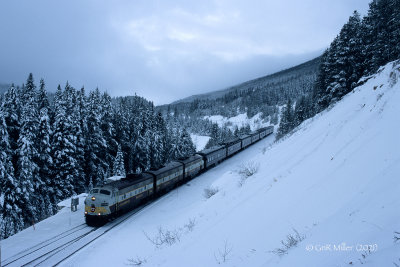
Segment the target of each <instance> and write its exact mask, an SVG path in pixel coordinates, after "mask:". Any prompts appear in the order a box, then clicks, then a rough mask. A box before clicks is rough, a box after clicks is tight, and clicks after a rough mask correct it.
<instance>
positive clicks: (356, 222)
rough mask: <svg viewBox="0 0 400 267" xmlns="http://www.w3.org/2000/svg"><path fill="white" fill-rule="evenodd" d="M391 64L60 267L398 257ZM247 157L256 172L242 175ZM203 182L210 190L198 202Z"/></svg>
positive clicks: (25, 243) (8, 248)
mask: <svg viewBox="0 0 400 267" xmlns="http://www.w3.org/2000/svg"><path fill="white" fill-rule="evenodd" d="M394 69H395V70H394ZM394 69H393V68H392V64H388V65H387V66H386V68H385V69H383V70H381V72H380V73H379V74H378V75H376V77H374V78H371V79H370V80H369V81H367V82H366V83H365V84H364V85H363V86H360V87H358V88H356V89H355V90H354V93H350V94H349V95H347V96H346V97H344V99H343V100H342V101H340V102H339V103H337V104H336V105H335V106H334V107H333V108H331V109H330V110H328V111H325V112H323V113H322V114H320V115H318V116H316V117H315V118H313V119H310V120H308V121H306V122H304V123H303V124H302V125H301V126H300V127H299V129H298V131H296V132H295V133H294V134H292V135H291V136H289V137H288V138H285V139H284V140H282V141H279V142H278V143H275V144H272V142H273V138H274V137H273V136H269V137H267V138H266V139H264V140H262V141H260V142H259V143H257V144H255V145H254V146H251V147H249V148H248V149H247V150H245V151H243V152H241V153H239V154H237V155H236V156H234V157H232V158H230V159H228V160H226V161H224V162H223V163H221V164H220V165H218V166H217V167H215V168H213V169H211V170H209V171H207V172H206V173H204V174H203V175H201V176H199V177H197V178H196V179H194V180H192V181H191V182H189V183H188V184H186V185H183V186H181V187H180V188H178V189H176V190H174V191H172V192H171V193H169V194H167V195H165V196H164V197H162V198H160V199H158V200H157V201H155V202H154V203H152V204H151V205H149V206H148V207H146V208H144V209H143V210H141V211H140V212H138V213H137V214H135V215H134V216H132V217H130V218H129V219H128V220H126V221H125V222H124V223H122V224H121V225H119V226H117V227H116V228H114V229H113V230H112V231H110V232H108V233H107V234H106V235H104V236H103V237H101V238H100V239H98V240H97V241H95V242H93V243H92V244H91V245H90V247H87V248H85V249H84V250H82V251H80V252H79V253H77V254H76V255H75V256H73V257H72V258H70V259H69V261H67V262H65V263H64V266H126V265H127V264H135V263H140V262H142V265H140V266H218V265H225V266H397V265H400V259H399V257H400V241H399V242H394V236H396V234H395V231H397V232H400V214H399V211H400V197H399V192H400V179H399V175H400V142H399V136H400V124H399V118H398V116H399V114H400V105H399V103H400V82H398V83H395V81H397V79H398V78H399V77H400V65H397V66H395V68H394ZM246 165H247V166H249V165H252V166H255V167H256V168H257V167H258V171H257V172H256V173H255V174H254V175H252V176H250V177H248V178H247V179H246V180H243V179H242V178H241V175H240V174H239V171H240V170H241V169H242V168H243V166H246ZM205 188H209V189H212V188H218V192H217V193H216V194H215V195H213V196H211V197H209V198H206V197H205V195H204V193H205V191H204V189H205ZM216 191H217V190H216ZM81 203H82V200H81ZM78 212H80V213H81V214H79V213H73V214H71V212H70V211H69V210H68V208H65V209H63V210H62V211H61V212H60V213H59V214H57V215H56V216H54V217H53V218H50V219H47V220H46V221H44V222H42V223H39V224H38V225H36V230H33V229H31V228H30V229H27V230H25V231H23V232H21V233H19V234H17V235H15V236H12V237H10V238H8V239H7V240H4V241H3V243H2V249H3V253H2V257H3V258H6V257H7V256H10V255H11V254H12V253H14V252H16V251H19V250H21V249H23V248H24V247H29V246H31V245H32V244H33V243H35V242H39V241H40V240H41V239H43V240H44V239H46V238H47V237H48V236H49V235H54V234H55V233H56V232H57V231H62V229H66V228H69V227H72V226H73V225H74V224H78V223H82V222H83V215H82V212H83V211H82V208H81V206H80V211H78ZM68 218H71V219H70V220H69V219H68ZM296 231H297V232H298V233H299V236H300V237H302V238H304V239H303V240H302V241H300V242H298V243H297V245H293V246H290V245H289V247H290V248H289V249H287V250H286V249H285V248H284V246H283V244H282V243H281V241H282V240H283V241H286V239H287V236H288V235H291V236H292V237H294V238H295V239H296V238H297V235H296ZM397 236H399V237H400V235H397ZM33 238H37V240H36V241H35V240H33ZM16 246H17V247H16ZM278 249H282V250H281V251H283V252H284V253H283V254H282V255H281V256H279V255H277V254H278Z"/></svg>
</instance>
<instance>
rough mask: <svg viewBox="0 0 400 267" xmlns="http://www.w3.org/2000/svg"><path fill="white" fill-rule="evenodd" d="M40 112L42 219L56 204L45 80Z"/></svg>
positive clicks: (39, 154)
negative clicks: (53, 201)
mask: <svg viewBox="0 0 400 267" xmlns="http://www.w3.org/2000/svg"><path fill="white" fill-rule="evenodd" d="M37 98H38V111H39V129H38V135H37V142H38V149H37V151H38V162H37V164H38V168H39V177H40V178H41V180H42V181H43V184H42V186H41V187H40V188H39V190H38V194H39V195H40V196H41V198H42V199H43V200H44V201H41V202H40V203H39V205H40V206H39V209H40V212H39V213H40V215H41V216H40V218H39V219H42V218H46V217H48V216H51V215H53V212H54V210H55V205H56V203H52V202H51V199H54V188H53V187H52V172H51V168H52V165H53V159H52V157H51V144H50V136H51V128H50V118H49V115H48V109H49V102H48V99H47V93H46V90H45V83H44V81H43V79H41V80H40V88H39V92H38V96H37Z"/></svg>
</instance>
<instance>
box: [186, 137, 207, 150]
mask: <svg viewBox="0 0 400 267" xmlns="http://www.w3.org/2000/svg"><path fill="white" fill-rule="evenodd" d="M190 137H191V138H192V141H193V144H194V145H195V147H196V151H201V150H203V149H204V148H205V146H206V145H207V142H208V140H210V137H209V136H204V135H195V134H190Z"/></svg>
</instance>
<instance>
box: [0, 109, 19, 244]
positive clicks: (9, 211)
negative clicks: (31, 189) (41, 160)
mask: <svg viewBox="0 0 400 267" xmlns="http://www.w3.org/2000/svg"><path fill="white" fill-rule="evenodd" d="M4 115H5V114H4V113H3V111H2V110H1V109H0V216H1V218H0V219H1V220H0V239H4V238H7V237H9V236H11V235H13V234H15V233H17V232H19V231H21V230H22V229H23V228H24V217H23V213H22V210H21V208H20V206H19V205H20V204H21V202H20V201H21V199H22V198H23V197H24V196H22V194H23V193H22V190H21V188H20V186H19V183H18V179H15V176H14V168H13V165H12V162H11V157H10V154H11V147H10V143H9V135H8V132H7V126H6V122H5V116H4Z"/></svg>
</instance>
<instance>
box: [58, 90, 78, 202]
mask: <svg viewBox="0 0 400 267" xmlns="http://www.w3.org/2000/svg"><path fill="white" fill-rule="evenodd" d="M54 101H55V119H54V126H53V131H54V134H53V142H52V143H53V147H52V149H53V150H52V154H53V161H54V164H53V168H54V176H53V183H52V184H53V188H54V191H55V192H54V193H55V195H54V198H55V199H53V200H52V202H54V203H57V202H59V201H60V200H63V199H65V198H66V197H69V196H72V195H73V194H74V193H75V192H74V186H73V183H74V178H75V176H74V175H75V173H76V167H77V162H76V159H75V158H74V152H75V146H74V140H73V136H72V134H71V125H70V124H69V123H70V120H69V119H68V117H69V116H67V114H66V112H67V104H66V103H65V98H64V96H63V92H62V89H61V87H60V86H58V88H57V92H56V95H55V99H54Z"/></svg>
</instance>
